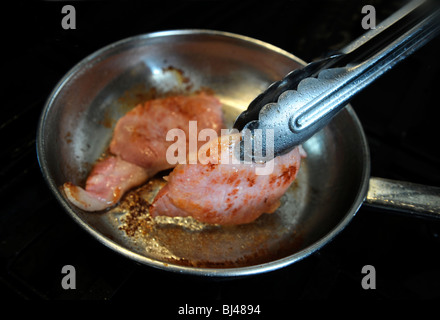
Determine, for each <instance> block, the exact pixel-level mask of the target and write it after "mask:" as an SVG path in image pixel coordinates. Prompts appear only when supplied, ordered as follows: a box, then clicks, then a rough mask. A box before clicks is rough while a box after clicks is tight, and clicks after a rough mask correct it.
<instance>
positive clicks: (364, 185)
mask: <svg viewBox="0 0 440 320" xmlns="http://www.w3.org/2000/svg"><path fill="white" fill-rule="evenodd" d="M201 34H205V35H214V36H220V37H226V38H233V39H237V40H240V41H244V42H247V43H252V44H255V45H258V46H262V47H265V48H266V49H269V50H270V51H274V52H277V53H280V54H281V55H284V56H286V57H288V58H290V59H292V60H294V61H296V62H297V63H299V64H301V65H306V62H305V61H303V60H301V59H300V58H298V57H296V56H295V55H293V54H291V53H289V52H287V51H285V50H283V49H281V48H278V47H276V46H274V45H272V44H269V43H266V42H264V41H261V40H258V39H254V38H251V37H248V36H244V35H239V34H236V33H231V32H224V31H217V30H209V29H174V30H165V31H156V32H151V33H146V34H140V35H135V36H132V37H128V38H125V39H122V40H119V41H116V42H113V43H111V44H109V45H107V46H104V47H103V48H101V49H99V50H97V51H95V52H93V53H91V54H90V55H88V56H86V57H85V58H83V59H82V60H81V61H79V62H78V63H77V64H76V65H74V66H73V67H72V68H71V69H70V70H69V71H68V72H67V73H66V74H65V75H64V76H63V77H62V78H61V80H60V81H59V82H58V83H57V84H56V85H55V87H54V89H53V90H52V92H51V93H50V94H49V97H48V99H47V100H46V102H45V105H44V107H43V109H42V113H41V116H40V119H39V122H38V127H37V139H36V153H37V160H38V163H39V166H40V170H41V171H42V174H43V177H44V180H45V182H46V183H47V184H48V186H49V189H50V190H51V191H52V193H53V194H54V195H55V197H56V199H57V201H58V202H59V203H60V204H61V206H62V207H63V209H64V210H65V211H66V212H67V213H68V214H69V215H70V216H71V217H72V218H73V220H74V221H75V222H76V223H78V224H79V225H80V226H81V227H82V228H84V230H86V231H87V232H88V233H89V234H90V235H92V236H93V237H94V238H95V239H97V240H98V241H99V242H101V243H102V244H104V245H105V246H106V247H108V248H110V249H112V250H113V251H115V252H117V253H119V254H121V255H123V256H125V257H127V258H129V259H131V260H133V261H135V262H138V263H140V264H144V265H148V266H151V267H155V268H158V269H161V270H165V271H171V272H175V273H184V274H189V275H197V276H209V277H236V276H249V275H255V274H259V273H265V272H269V271H274V270H277V269H280V268H283V267H286V266H288V265H291V264H293V263H295V262H297V261H299V260H302V259H304V258H306V257H308V256H309V255H311V254H312V253H314V252H316V251H317V250H318V249H320V248H322V247H323V246H324V245H326V244H327V243H329V242H330V241H331V240H332V239H333V238H334V237H335V236H336V235H337V234H339V233H340V232H341V231H342V230H343V229H344V228H345V227H346V226H347V225H348V224H349V222H350V221H351V220H352V218H353V217H354V216H355V214H356V213H357V211H358V210H359V208H360V207H361V205H362V203H363V202H364V200H365V197H366V195H367V192H368V182H369V178H370V152H369V148H368V143H367V138H366V136H365V133H364V131H363V128H362V125H361V122H360V120H359V118H358V117H357V115H356V113H355V111H354V109H353V108H352V107H351V106H350V105H347V107H346V108H345V110H346V112H348V114H349V115H350V118H351V120H352V121H353V122H354V124H355V128H356V129H357V132H358V134H359V136H360V140H361V141H360V143H361V144H362V152H363V154H362V159H364V165H363V168H362V173H361V177H360V186H359V190H358V192H357V196H356V198H355V199H354V201H353V203H352V205H351V207H350V209H349V210H348V211H347V213H346V214H345V216H344V218H343V219H342V220H341V221H340V222H339V223H338V224H337V225H336V226H335V227H334V228H333V229H332V230H331V231H330V232H329V233H327V234H326V235H325V236H324V237H322V238H321V239H319V240H318V241H317V242H315V243H313V244H312V245H310V246H307V247H306V248H304V249H302V250H300V251H298V252H296V253H294V254H292V255H289V256H287V257H284V258H281V259H277V260H273V261H270V262H267V263H262V264H258V265H253V266H246V267H233V268H198V267H190V266H181V265H174V264H172V263H164V262H161V261H157V260H154V259H152V258H148V257H146V256H143V255H141V254H139V253H135V252H133V251H130V250H129V249H127V248H125V247H123V246H122V245H120V244H118V243H116V242H115V241H113V240H111V239H110V238H108V237H106V236H105V235H104V234H102V233H100V232H98V231H97V230H95V229H93V228H92V227H91V226H90V225H89V224H88V223H87V222H86V221H84V220H83V219H82V218H81V217H80V216H79V215H78V214H77V213H75V212H74V210H73V209H72V208H71V207H70V205H68V204H67V202H66V199H65V198H64V197H63V196H62V195H61V192H60V190H59V189H58V186H56V185H55V183H54V181H53V179H52V177H51V176H50V171H49V168H48V163H47V158H46V154H45V145H46V143H47V141H45V139H44V130H45V123H46V118H47V116H48V114H49V111H50V109H51V106H52V105H53V102H54V100H55V99H56V98H57V96H58V94H59V93H60V91H61V90H62V88H63V87H64V86H65V85H66V83H67V82H68V81H69V80H70V79H71V78H72V77H74V76H75V74H77V72H79V71H80V70H81V69H82V68H83V66H85V65H87V64H89V63H92V62H93V61H94V60H95V59H102V57H105V56H106V54H109V53H111V51H112V50H114V49H115V48H118V47H121V46H124V45H126V44H128V43H131V42H137V41H144V40H146V39H149V38H155V37H167V36H176V35H201Z"/></svg>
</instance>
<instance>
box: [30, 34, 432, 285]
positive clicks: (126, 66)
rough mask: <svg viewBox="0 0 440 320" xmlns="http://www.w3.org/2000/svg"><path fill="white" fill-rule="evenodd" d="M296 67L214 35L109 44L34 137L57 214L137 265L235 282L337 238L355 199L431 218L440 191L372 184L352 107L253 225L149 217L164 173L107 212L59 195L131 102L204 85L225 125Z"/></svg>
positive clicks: (60, 90) (51, 106) (70, 76)
mask: <svg viewBox="0 0 440 320" xmlns="http://www.w3.org/2000/svg"><path fill="white" fill-rule="evenodd" d="M303 65H305V62H304V61H302V60H300V59H299V58H297V57H295V56H294V55H292V54H290V53H288V52H286V51H283V50H281V49H279V48H277V47H274V46H272V45H270V44H267V43H264V42H261V41H259V40H256V39H251V38H248V37H245V36H241V35H236V34H231V33H225V32H219V31H212V30H172V31H164V32H156V33H150V34H145V35H140V36H135V37H131V38H128V39H124V40H121V41H119V42H116V43H113V44H111V45H109V46H107V47H104V48H103V49H101V50H99V51H97V52H95V53H93V54H92V55H90V56H88V57H87V58H85V59H84V60H82V61H81V62H79V63H78V64H77V65H76V66H75V67H74V68H73V69H72V70H70V71H69V72H68V73H67V74H66V75H65V76H64V77H63V78H62V79H61V81H60V82H59V83H58V84H57V86H56V87H55V89H54V90H53V92H52V93H51V95H50V96H49V98H48V100H47V102H46V105H45V107H44V110H43V112H42V115H41V119H40V122H39V128H38V134H37V151H38V159H39V163H40V167H41V170H42V173H43V175H44V177H45V179H46V181H47V183H48V185H49V188H50V189H51V190H52V192H53V194H54V195H55V197H56V198H57V200H58V201H59V203H60V204H61V206H62V208H63V209H64V210H65V211H66V212H67V213H68V214H69V215H70V216H71V217H72V218H73V220H74V221H76V222H77V223H78V224H79V225H80V226H81V227H82V228H84V229H85V230H86V231H87V232H88V233H90V234H91V235H92V236H93V237H95V238H96V239H97V240H98V241H100V242H101V243H102V244H104V245H105V246H107V247H109V248H111V249H113V250H114V251H116V252H118V253H120V254H122V255H124V256H126V257H128V258H129V259H132V260H134V261H136V262H138V263H141V264H145V265H147V266H151V267H155V268H160V269H164V270H168V271H172V272H179V273H185V274H193V275H203V276H219V277H226V276H243V275H251V274H258V273H262V272H267V271H271V270H275V269H278V268H281V267H283V266H287V265H289V264H292V263H294V262H296V261H298V260H300V259H303V258H305V257H307V256H308V255H310V254H312V253H313V252H315V251H316V250H318V249H320V248H321V247H322V246H323V245H325V244H326V243H328V242H329V241H330V240H331V239H333V238H334V237H335V236H336V235H337V234H338V233H339V232H340V231H341V230H343V229H344V227H346V226H347V224H349V222H350V221H351V219H352V218H353V217H354V216H355V214H356V212H357V211H358V209H359V207H360V206H361V205H362V204H363V203H369V204H378V205H380V206H385V207H389V206H390V204H391V207H392V208H397V209H401V208H406V209H408V211H412V212H419V213H427V214H432V215H436V213H435V212H439V210H438V206H437V208H436V207H435V204H434V203H433V202H434V201H438V196H437V195H438V189H437V188H434V187H425V186H417V185H410V184H406V183H403V182H402V183H399V182H394V181H387V180H381V179H377V178H371V177H370V155H369V149H368V145H367V140H366V137H365V134H364V132H363V129H362V126H361V123H360V122H359V120H358V118H357V116H356V114H355V112H354V110H353V109H352V107H351V106H347V107H346V108H345V109H344V110H342V111H341V112H340V113H339V114H338V115H337V116H336V117H335V118H334V119H333V120H332V121H331V122H330V124H329V125H328V126H326V127H325V128H324V129H322V130H321V131H319V132H318V133H317V134H315V135H314V136H313V137H312V138H310V139H309V140H308V141H307V142H306V143H305V144H304V145H303V147H304V149H305V150H306V151H307V154H308V156H307V158H306V159H305V160H304V161H303V162H302V164H301V168H300V170H299V173H298V178H297V179H296V181H295V182H294V183H293V185H292V186H291V187H290V188H289V190H288V191H287V192H286V194H285V195H284V196H283V198H282V199H281V203H282V204H281V206H280V208H279V209H278V210H277V211H276V212H275V213H274V214H265V215H263V216H261V217H260V218H259V219H257V220H256V221H255V222H253V223H250V224H246V225H239V226H228V227H220V226H215V225H205V224H202V223H198V222H197V221H195V220H193V219H192V218H159V219H157V220H152V219H151V218H150V217H149V215H148V210H147V208H148V203H149V202H151V200H152V199H153V198H154V195H155V194H156V193H157V192H158V190H159V189H160V188H161V187H162V186H163V185H164V184H165V181H164V180H163V178H162V176H163V175H164V174H167V173H166V172H165V173H163V174H159V175H157V176H155V177H153V178H152V179H151V180H150V181H149V182H148V183H146V184H145V185H144V186H141V187H139V188H136V189H134V190H132V191H131V192H129V193H128V194H127V195H126V196H125V197H124V198H123V200H122V201H121V203H120V204H119V205H118V206H116V207H114V208H112V209H110V210H107V211H105V212H92V213H91V212H85V211H82V210H80V209H78V208H77V207H75V206H74V205H72V204H71V203H70V202H69V201H68V200H67V199H66V197H65V195H64V194H63V192H62V190H61V188H60V187H61V186H62V185H63V184H64V183H65V182H68V181H70V182H73V183H75V184H78V185H82V184H83V183H84V182H85V179H86V178H87V175H88V172H89V170H90V169H91V166H92V165H93V163H94V162H95V161H96V160H97V159H98V158H99V157H100V156H101V155H102V154H103V153H105V152H106V150H107V147H108V144H109V141H110V139H111V136H112V131H113V127H114V125H115V123H116V121H117V119H119V118H120V117H121V116H122V115H124V114H125V113H126V112H127V111H128V110H130V109H131V108H133V107H134V106H135V105H136V104H137V103H139V102H142V101H145V100H146V99H150V98H154V97H161V96H166V95H169V94H187V93H192V92H195V91H198V90H209V91H211V92H212V93H213V94H215V95H216V96H217V97H218V98H219V99H220V101H221V103H222V105H223V113H224V121H225V125H226V126H227V127H229V128H230V127H232V124H233V121H234V120H235V118H236V117H237V116H238V115H239V114H240V112H241V111H243V110H244V109H245V108H246V107H247V106H248V104H249V103H250V102H251V101H252V100H253V99H254V98H255V97H256V96H257V95H258V94H259V93H261V92H262V91H263V90H265V89H266V88H267V86H268V85H270V84H271V83H272V82H274V81H276V80H279V79H281V78H283V77H284V76H285V75H286V74H287V73H288V72H290V71H291V70H294V69H296V68H299V67H301V66H303ZM370 185H371V187H370V189H369V186H370ZM422 191H423V192H422ZM389 192H391V193H389ZM411 192H412V196H408V193H411ZM367 195H368V196H367ZM419 195H421V198H420V197H419ZM427 197H428V198H427ZM400 199H405V200H411V201H412V203H409V204H408V201H406V202H405V203H404V202H402V201H400ZM427 199H428V200H427ZM411 201H410V202H411ZM426 201H428V202H429V201H431V203H430V204H429V203H427V202H426Z"/></svg>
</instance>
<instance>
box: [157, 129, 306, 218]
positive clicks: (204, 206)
mask: <svg viewBox="0 0 440 320" xmlns="http://www.w3.org/2000/svg"><path fill="white" fill-rule="evenodd" d="M239 140H240V135H239V134H235V135H230V136H229V139H226V137H225V136H223V137H221V138H220V139H219V140H218V141H213V142H209V143H207V144H206V145H205V146H204V150H209V152H206V155H207V157H206V159H205V160H204V161H205V162H204V163H206V164H202V163H200V162H199V163H197V164H179V165H177V167H176V168H174V170H173V171H172V172H171V174H170V175H169V176H168V183H167V185H165V186H164V187H163V188H162V189H161V190H160V191H159V193H158V194H157V196H156V198H155V199H154V201H153V203H152V205H151V207H150V214H151V215H152V216H153V217H156V216H160V215H164V216H171V217H176V216H181V217H187V216H192V217H193V218H195V219H196V220H198V221H201V222H205V223H210V224H220V225H237V224H244V223H249V222H252V221H254V220H255V219H257V218H258V217H259V216H261V215H262V214H263V213H273V212H274V211H275V210H276V209H277V208H278V207H279V205H280V198H281V197H282V195H283V194H284V193H285V192H286V190H287V188H288V187H289V186H290V185H291V183H292V182H293V181H294V179H295V178H296V175H297V172H298V170H299V167H300V162H301V157H302V156H305V153H304V150H302V148H300V147H298V148H295V149H294V150H292V151H291V152H289V153H288V154H285V155H283V156H279V157H276V158H275V159H273V160H271V161H273V163H272V164H273V171H272V172H271V173H270V170H267V173H268V174H261V175H257V174H256V170H255V169H256V168H260V169H262V168H263V167H264V166H268V165H269V163H266V164H264V165H263V164H256V163H252V164H248V163H241V164H234V163H233V161H235V162H238V160H237V158H236V157H235V155H234V154H235V153H234V151H233V150H234V147H235V145H236V144H237V143H238V141H239ZM216 144H218V145H217V146H216ZM215 147H217V148H215ZM205 148H206V149H205ZM213 150H214V151H215V150H218V152H213ZM199 154H200V152H199ZM225 154H226V155H227V156H224V155H225ZM266 168H269V169H270V166H269V167H266Z"/></svg>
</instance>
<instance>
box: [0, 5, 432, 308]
mask: <svg viewBox="0 0 440 320" xmlns="http://www.w3.org/2000/svg"><path fill="white" fill-rule="evenodd" d="M402 3H403V1H349V0H347V1H342V0H341V1H270V2H248V1H182V2H170V1H153V2H150V1H148V2H145V1H144V2H141V1H136V2H130V1H124V2H107V1H92V2H86V1H78V2H53V1H48V2H15V4H14V5H12V4H9V5H7V6H5V7H3V8H2V11H1V16H2V19H1V21H2V22H1V23H2V25H1V32H2V40H1V41H2V52H3V55H2V59H1V63H2V68H1V70H2V78H3V81H2V82H3V84H2V86H1V87H2V90H1V100H0V101H2V112H1V113H0V114H1V115H0V119H1V121H0V137H1V140H0V143H1V147H0V155H1V157H0V161H1V162H0V184H1V185H0V200H1V203H2V206H1V208H0V293H1V294H3V296H4V297H5V299H8V300H9V299H31V300H40V299H43V300H59V299H74V300H79V299H96V300H116V301H120V300H127V301H129V300H133V299H142V301H144V303H145V307H148V306H151V307H153V306H154V305H155V304H156V301H157V303H159V302H161V301H162V302H163V301H164V300H166V301H168V302H169V301H175V302H174V304H171V305H170V306H169V308H168V312H170V314H175V310H177V309H176V307H177V306H180V305H184V304H185V303H189V304H192V305H197V304H198V305H201V304H202V303H201V301H203V300H206V299H207V300H211V301H214V302H215V303H218V304H221V303H222V302H225V301H235V302H241V303H245V302H254V303H256V302H260V303H261V302H262V300H266V299H269V300H275V301H281V300H299V299H303V300H307V299H312V300H314V299H338V300H340V299H345V300H346V299H359V300H378V299H379V300H380V299H386V300H387V299H425V298H427V299H439V298H440V272H439V268H440V259H439V250H440V242H439V241H440V240H439V233H438V232H439V230H440V228H439V227H440V223H439V221H430V220H424V219H419V218H413V217H408V216H405V215H400V214H395V213H389V212H385V211H380V210H373V209H370V208H367V207H362V208H361V209H360V211H359V212H358V214H357V215H356V217H355V218H354V219H353V221H352V222H351V223H350V225H349V226H348V227H347V228H346V229H345V230H343V231H342V233H341V234H340V235H339V236H338V237H337V238H336V239H335V240H333V241H332V242H331V243H329V244H328V245H326V246H325V247H324V248H323V249H321V250H320V251H319V252H317V253H315V254H313V255H312V256H310V257H308V258H306V259H304V260H302V261H300V262H298V263H295V264H294V265H291V266H289V267H286V268H283V269H281V270H278V271H274V272H271V273H268V274H262V275H258V276H253V277H247V278H239V279H228V280H225V279H223V280H216V279H205V278H197V277H190V276H185V275H179V274H172V273H168V272H165V271H161V270H156V269H153V268H150V267H146V266H141V265H138V264H136V263H134V262H132V261H129V260H127V259H126V258H124V257H121V256H119V255H118V254H116V253H114V252H112V251H110V250H109V249H107V248H105V247H103V246H102V245H101V244H99V243H97V242H96V240H94V239H92V238H91V237H90V236H89V235H88V234H87V233H86V232H85V231H83V230H82V229H80V228H79V226H77V225H76V224H75V222H74V221H72V220H71V219H70V218H69V217H68V216H67V214H65V213H64V212H63V210H62V209H61V207H60V206H59V205H58V203H57V202H56V201H55V199H54V197H53V196H52V194H51V193H50V191H49V189H48V188H47V186H46V185H45V183H44V180H43V178H42V176H41V173H40V171H39V167H38V162H37V158H36V153H35V134H36V127H37V122H38V119H39V116H40V113H41V110H42V108H43V105H44V102H45V100H46V99H47V97H48V95H49V94H50V92H51V90H52V89H53V87H54V86H55V85H56V83H57V82H58V81H59V80H60V78H61V77H62V76H63V75H64V74H65V73H66V72H67V71H68V70H69V69H70V68H71V67H73V66H74V65H75V64H76V63H78V62H79V61H80V60H81V59H82V58H84V57H86V56H87V55H89V54H91V53H92V52H94V51H95V50H97V49H99V48H101V47H103V46H105V45H107V44H109V43H111V42H114V41H117V40H120V39H122V38H125V37H129V36H133V35H137V34H143V33H147V32H153V31H161V30H168V29H186V28H203V29H215V30H221V31H229V32H234V33H239V34H243V35H246V36H250V37H254V38H257V39H260V40H263V41H266V42H269V43H271V44H273V45H276V46H278V47H280V48H282V49H285V50H287V51H289V52H292V53H293V54H295V55H297V56H298V57H300V58H302V59H303V60H305V61H311V60H313V59H316V58H318V57H320V56H322V55H325V54H328V53H329V52H332V51H335V50H338V49H339V48H342V47H343V46H344V45H346V44H348V43H349V42H350V41H352V40H354V39H355V38H356V37H357V36H359V35H361V34H362V33H364V32H365V30H363V29H362V27H361V19H362V14H361V8H362V6H363V5H365V4H372V5H374V6H375V8H376V13H377V21H378V22H379V21H381V20H382V19H383V18H385V17H387V16H388V15H389V14H391V13H392V12H394V11H396V10H397V8H399V7H400V6H401V5H402ZM66 4H72V5H74V7H75V9H76V29H75V30H64V29H63V28H62V26H61V20H62V18H63V16H64V15H63V14H62V13H61V8H62V7H63V6H64V5H66ZM439 56H440V55H439V40H438V39H436V40H433V41H432V42H431V43H429V44H428V45H427V46H425V47H424V48H422V49H420V50H419V51H418V52H416V53H415V54H414V55H413V56H411V57H409V58H408V59H407V60H405V61H404V62H403V63H402V64H400V65H398V66H397V67H396V68H395V69H394V70H392V71H391V72H390V73H389V74H386V75H384V76H383V77H382V78H380V79H379V80H378V81H377V82H376V83H374V84H373V85H371V87H369V88H367V89H366V90H365V91H364V92H363V93H362V94H361V95H359V96H358V97H357V98H356V99H355V100H354V101H353V102H352V105H353V107H354V108H355V110H356V112H357V113H358V115H359V117H360V120H361V122H362V124H363V126H364V129H365V131H366V134H367V136H368V141H369V144H370V148H371V156H372V174H373V175H375V176H381V177H387V178H393V179H400V180H406V181H412V182H418V183H423V184H429V185H436V186H440V152H439V148H438V147H439V143H438V138H439V133H438V121H439V118H438V116H437V113H438V112H436V109H438V108H439V102H438V99H437V94H438V89H437V88H439V81H438V79H439V78H438V77H439V76H440V73H439V71H440V67H439V62H438V57H439ZM67 264H70V265H74V266H75V267H76V272H77V289H76V290H63V289H62V288H61V285H60V283H61V278H62V276H63V275H62V274H61V268H62V266H64V265H67ZM364 265H373V266H374V267H375V268H376V273H377V283H376V285H377V288H376V290H364V289H363V288H362V287H361V280H362V277H363V276H364V275H363V274H362V273H361V269H362V267H363V266H364ZM214 302H211V303H214ZM287 306H288V305H286V308H287ZM266 315H267V314H266Z"/></svg>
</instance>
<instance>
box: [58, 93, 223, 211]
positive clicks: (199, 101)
mask: <svg viewBox="0 0 440 320" xmlns="http://www.w3.org/2000/svg"><path fill="white" fill-rule="evenodd" d="M189 121H197V133H198V132H199V131H200V130H202V129H206V128H210V129H214V130H215V131H216V132H217V133H219V132H220V130H221V126H222V121H223V120H222V109H221V104H220V101H219V100H218V99H217V98H215V97H214V96H212V95H208V94H205V93H199V94H196V95H193V96H174V97H168V98H162V99H155V100H149V101H147V102H145V103H143V104H140V105H138V106H136V107H135V108H134V109H133V110H131V111H129V112H128V113H127V114H126V115H125V116H123V117H122V118H121V119H119V121H118V122H117V124H116V127H115V131H114V135H113V139H112V141H111V144H110V153H111V154H112V156H110V157H108V158H106V159H105V160H103V161H101V162H98V163H97V164H96V165H95V167H94V168H93V170H92V172H91V173H90V175H89V177H88V179H87V183H86V186H85V189H83V188H81V187H79V186H75V185H74V184H72V183H70V182H68V183H65V184H64V185H63V189H64V192H65V194H66V196H67V198H68V199H69V200H70V201H71V202H72V203H73V204H74V205H76V206H77V207H79V208H81V209H83V210H87V211H100V210H104V209H106V208H108V207H111V206H113V205H114V204H116V203H117V202H118V201H119V200H120V198H121V197H122V195H123V194H124V193H125V192H126V191H128V190H129V189H131V188H133V187H136V186H138V185H141V184H142V183H144V182H145V181H146V180H148V178H150V177H152V176H154V175H155V174H156V173H158V172H159V171H162V170H166V169H170V168H172V167H174V166H175V164H170V163H168V161H167V159H166V151H167V149H168V147H169V146H170V145H171V144H172V143H173V141H166V135H167V132H168V131H169V130H171V129H176V128H178V129H181V130H183V131H184V132H185V134H186V137H187V139H188V138H189V132H188V131H189ZM195 139H197V137H195Z"/></svg>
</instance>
